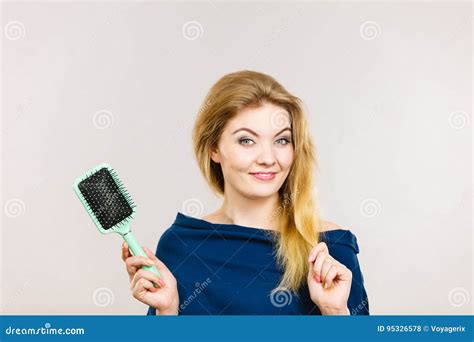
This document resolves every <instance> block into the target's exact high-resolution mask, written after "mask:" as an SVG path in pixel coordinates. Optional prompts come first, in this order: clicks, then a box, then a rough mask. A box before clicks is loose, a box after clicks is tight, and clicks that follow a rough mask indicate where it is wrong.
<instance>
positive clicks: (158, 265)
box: [143, 247, 171, 274]
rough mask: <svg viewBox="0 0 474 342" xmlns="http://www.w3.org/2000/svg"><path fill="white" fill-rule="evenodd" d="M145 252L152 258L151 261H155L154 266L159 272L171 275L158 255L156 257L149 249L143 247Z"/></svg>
mask: <svg viewBox="0 0 474 342" xmlns="http://www.w3.org/2000/svg"><path fill="white" fill-rule="evenodd" d="M143 250H144V251H145V253H146V254H147V255H148V256H149V257H150V259H152V260H154V261H155V263H154V265H156V268H157V269H158V271H164V273H168V274H171V271H170V270H169V269H168V267H167V266H166V265H165V263H164V262H163V261H161V260H160V259H158V258H157V257H156V255H154V254H153V252H152V251H151V250H150V249H148V248H147V247H143Z"/></svg>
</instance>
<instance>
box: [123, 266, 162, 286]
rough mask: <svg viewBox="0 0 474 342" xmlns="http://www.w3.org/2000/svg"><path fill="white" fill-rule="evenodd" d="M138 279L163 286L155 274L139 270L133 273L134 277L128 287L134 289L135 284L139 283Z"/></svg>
mask: <svg viewBox="0 0 474 342" xmlns="http://www.w3.org/2000/svg"><path fill="white" fill-rule="evenodd" d="M140 279H146V280H148V281H150V282H153V283H155V284H157V285H159V286H164V285H165V282H164V281H163V280H162V279H160V278H159V277H158V276H157V275H156V274H155V273H153V272H151V271H148V270H144V269H139V270H138V271H137V273H135V275H134V276H133V279H132V281H131V284H130V286H131V287H135V286H136V284H137V282H138V281H140Z"/></svg>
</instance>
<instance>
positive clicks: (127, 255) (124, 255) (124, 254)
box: [122, 241, 132, 261]
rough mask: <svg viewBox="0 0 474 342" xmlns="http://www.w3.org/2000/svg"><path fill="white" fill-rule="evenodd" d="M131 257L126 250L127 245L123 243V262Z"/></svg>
mask: <svg viewBox="0 0 474 342" xmlns="http://www.w3.org/2000/svg"><path fill="white" fill-rule="evenodd" d="M130 256H132V255H131V254H130V251H129V250H128V244H127V243H126V242H125V241H124V242H123V243H122V260H123V261H125V260H126V259H127V258H128V257H130Z"/></svg>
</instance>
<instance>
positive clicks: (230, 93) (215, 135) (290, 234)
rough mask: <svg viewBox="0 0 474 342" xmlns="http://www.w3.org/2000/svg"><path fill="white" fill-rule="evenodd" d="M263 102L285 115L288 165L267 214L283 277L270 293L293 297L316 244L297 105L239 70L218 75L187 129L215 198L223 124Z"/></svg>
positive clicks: (309, 153) (219, 190) (274, 86)
mask: <svg viewBox="0 0 474 342" xmlns="http://www.w3.org/2000/svg"><path fill="white" fill-rule="evenodd" d="M265 102H269V103H272V104H274V105H277V106H280V107H282V108H284V109H286V110H287V111H288V113H289V114H290V119H291V129H292V136H293V138H292V141H293V148H294V160H293V164H292V166H291V168H290V171H289V174H288V177H287V179H286V180H285V182H284V183H283V185H282V187H281V188H280V189H279V200H280V205H279V207H278V210H277V211H276V212H274V213H273V215H274V216H276V219H277V222H278V228H279V233H275V234H274V237H275V238H276V240H275V241H276V248H275V249H276V257H277V261H278V263H279V265H280V266H281V267H282V269H283V270H284V274H283V276H282V278H281V280H280V283H279V284H278V286H277V288H275V289H274V291H276V290H280V289H288V290H291V291H293V292H294V293H295V294H297V291H298V289H299V288H300V286H301V285H303V283H304V282H305V281H306V277H307V274H308V270H309V269H308V261H307V258H308V256H309V252H310V250H311V248H312V247H314V246H315V245H316V244H317V243H318V242H319V232H320V231H321V226H320V224H321V223H320V222H321V221H320V218H319V213H318V211H319V210H318V208H317V203H316V200H315V198H314V197H315V196H314V195H313V170H314V169H315V168H316V169H317V168H318V163H317V160H316V155H315V153H316V150H315V146H314V143H313V141H312V139H311V136H310V134H309V130H308V124H307V122H306V119H305V115H304V110H303V105H302V101H301V100H300V99H299V98H297V97H296V96H293V95H292V94H290V93H289V92H288V91H287V90H286V89H285V88H283V86H281V85H280V84H279V83H278V82H277V81H276V80H275V79H274V78H272V77H271V76H269V75H266V74H263V73H260V72H255V71H249V70H243V71H238V72H234V73H230V74H227V75H224V76H223V77H222V78H221V79H219V80H218V81H217V82H216V83H215V84H214V85H213V86H212V87H211V89H210V90H209V92H208V94H207V95H206V97H205V99H204V101H203V103H202V105H201V108H200V110H199V113H198V115H197V118H196V121H195V125H194V129H193V145H194V152H195V155H196V159H197V162H198V165H199V168H200V170H201V172H202V174H203V176H204V178H205V179H206V181H207V182H208V184H209V185H210V186H211V188H212V189H213V191H214V192H215V193H216V194H218V195H224V177H223V174H222V169H221V166H220V164H218V163H215V162H214V161H213V160H212V159H211V149H212V148H214V147H215V146H216V145H217V142H218V141H219V138H220V136H221V134H222V131H223V130H224V127H225V125H226V123H227V122H228V121H229V120H230V119H231V118H232V117H233V116H234V115H236V114H237V113H238V112H239V111H241V110H242V109H244V108H248V107H250V106H251V107H255V106H260V105H262V104H263V103H265Z"/></svg>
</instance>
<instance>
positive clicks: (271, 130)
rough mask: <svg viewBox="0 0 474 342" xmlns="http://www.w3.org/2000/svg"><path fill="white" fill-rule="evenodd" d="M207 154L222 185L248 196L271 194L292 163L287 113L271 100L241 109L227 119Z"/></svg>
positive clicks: (284, 177)
mask: <svg viewBox="0 0 474 342" xmlns="http://www.w3.org/2000/svg"><path fill="white" fill-rule="evenodd" d="M211 157H212V160H213V161H214V162H216V163H220V164H221V168H222V173H223V175H224V181H225V189H229V187H232V188H233V190H235V191H237V192H239V193H240V194H242V195H244V196H246V197H249V198H262V197H268V196H273V195H275V194H276V193H277V192H278V190H279V189H280V188H281V186H282V185H283V182H284V181H285V179H286V177H287V176H288V172H289V170H290V167H291V164H292V163H293V143H292V136H291V125H290V115H289V113H288V112H287V111H286V110H284V109H283V108H281V107H279V106H276V105H274V104H271V103H265V104H263V105H262V106H260V107H256V108H246V109H244V110H242V111H241V112H239V113H237V114H236V115H235V116H234V117H233V118H232V119H231V120H229V122H228V123H227V125H226V127H225V128H224V131H223V132H222V135H221V137H220V139H219V142H218V146H217V148H216V149H214V150H213V151H212V152H211Z"/></svg>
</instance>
